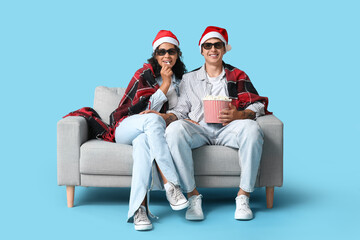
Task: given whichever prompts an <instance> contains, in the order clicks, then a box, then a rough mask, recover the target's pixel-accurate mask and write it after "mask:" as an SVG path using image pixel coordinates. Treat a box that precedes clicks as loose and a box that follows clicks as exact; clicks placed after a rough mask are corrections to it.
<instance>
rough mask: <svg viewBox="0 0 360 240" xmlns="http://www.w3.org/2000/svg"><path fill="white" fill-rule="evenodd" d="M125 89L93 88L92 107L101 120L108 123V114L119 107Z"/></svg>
mask: <svg viewBox="0 0 360 240" xmlns="http://www.w3.org/2000/svg"><path fill="white" fill-rule="evenodd" d="M124 93H125V88H109V87H104V86H99V87H96V88H95V97H94V106H93V108H94V109H95V111H96V112H97V113H98V114H99V115H100V117H101V119H102V120H103V121H104V122H106V123H109V122H110V120H109V116H110V114H111V113H112V112H113V111H114V110H115V109H116V108H117V107H118V106H119V103H120V101H121V98H122V96H123V95H124Z"/></svg>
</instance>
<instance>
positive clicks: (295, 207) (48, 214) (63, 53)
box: [0, 0, 360, 239]
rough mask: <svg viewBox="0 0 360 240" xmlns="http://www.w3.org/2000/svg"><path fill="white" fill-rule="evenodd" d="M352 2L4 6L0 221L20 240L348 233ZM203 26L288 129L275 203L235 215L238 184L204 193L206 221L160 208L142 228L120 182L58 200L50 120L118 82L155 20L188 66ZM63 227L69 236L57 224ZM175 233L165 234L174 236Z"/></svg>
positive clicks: (354, 208)
mask: <svg viewBox="0 0 360 240" xmlns="http://www.w3.org/2000/svg"><path fill="white" fill-rule="evenodd" d="M359 6H360V5H359V4H358V3H357V1H291V2H290V1H211V0H208V1H181V2H180V1H179V2H177V4H174V3H172V2H170V1H144V2H141V1H137V2H131V3H130V2H127V3H124V2H120V1H39V0H34V1H16V0H15V1H11V2H10V1H0V80H1V94H0V104H1V105H0V106H1V111H2V114H1V126H2V131H1V132H2V133H3V137H2V140H1V153H2V154H1V161H0V164H1V165H0V166H1V167H0V169H1V174H0V179H1V183H2V184H1V186H2V187H1V197H0V201H1V215H2V217H1V218H2V219H3V223H2V225H1V229H2V230H1V231H2V235H8V237H7V238H6V239H8V238H13V239H20V238H25V237H29V236H33V237H37V238H38V239H48V238H53V239H63V238H64V237H66V236H67V235H68V237H69V238H70V239H71V238H75V237H76V238H79V237H81V238H87V239H94V238H98V237H101V236H103V237H105V239H109V238H111V237H114V238H122V237H125V235H126V236H128V237H137V236H138V237H150V238H165V237H168V236H169V235H171V236H172V238H175V239H183V238H185V237H186V236H187V235H188V234H189V232H192V234H194V235H195V236H197V237H200V236H206V235H208V236H209V237H216V238H219V237H226V238H228V237H229V238H230V237H236V236H238V237H239V238H240V237H241V236H244V237H245V239H259V238H260V237H262V238H263V237H269V238H272V237H271V236H273V237H274V238H275V237H276V238H277V239H289V238H292V239H304V238H307V239H315V238H325V237H326V238H327V239H337V238H338V237H340V236H342V237H343V238H344V239H350V238H352V239H354V238H355V236H356V235H358V234H357V232H356V227H357V225H358V223H359V221H358V219H357V216H358V215H359V214H360V211H359V208H358V203H359V198H360V186H359V185H360V184H359V180H358V177H356V176H357V175H358V174H357V173H358V169H359V167H360V163H359V162H360V158H359V155H358V152H357V150H358V147H359V137H358V136H359V134H360V122H359V117H360V116H359V115H360V114H359V110H358V105H359V101H358V98H357V97H355V96H358V95H359V93H358V92H359V90H358V89H359V81H360V78H359V74H358V71H357V70H358V68H359V65H360V64H359V63H360V61H359V55H360V51H359V42H360V37H359V22H360V18H359V14H358V12H359ZM208 25H215V26H221V27H224V28H226V29H227V30H228V33H229V43H230V44H231V45H232V47H233V50H232V51H230V52H228V53H227V54H226V55H225V58H224V60H225V61H226V62H228V63H230V64H232V65H234V66H237V67H239V68H240V69H242V70H244V71H245V72H246V73H248V75H249V76H250V78H251V80H252V82H253V84H254V85H255V87H256V88H257V90H258V91H259V93H260V94H261V95H264V96H267V97H269V99H270V104H269V110H270V111H273V112H274V114H275V115H276V116H277V117H279V118H280V119H281V120H282V121H283V122H284V124H285V132H284V137H285V144H284V147H285V150H284V186H283V187H282V188H280V189H278V188H277V189H276V190H275V191H276V193H275V205H274V209H272V210H266V209H265V201H264V200H265V197H264V192H263V190H261V189H259V190H257V191H256V192H255V193H254V194H253V198H252V203H253V208H254V209H255V215H256V218H255V219H254V220H253V221H250V222H246V223H243V222H237V221H235V220H233V211H234V200H233V197H234V194H235V193H236V189H228V190H206V189H205V190H203V191H204V195H205V196H206V198H204V206H205V209H206V210H205V211H206V214H207V219H206V220H205V221H203V222H200V223H189V222H187V221H185V220H184V216H183V215H184V213H183V212H180V213H174V214H170V208H169V207H168V206H167V205H166V200H165V198H164V197H163V194H162V193H156V194H155V197H154V204H153V205H154V212H155V213H158V214H159V212H160V214H159V215H161V216H162V218H160V220H159V222H158V223H156V224H155V225H154V226H155V229H154V231H152V232H149V233H145V234H144V233H136V232H135V231H134V230H133V226H132V225H131V224H127V223H126V221H125V219H126V213H127V201H128V194H129V191H128V189H96V188H78V189H77V190H76V198H75V204H76V205H77V207H75V208H73V209H67V207H66V200H65V188H64V187H59V186H57V179H56V123H57V121H58V120H59V119H61V117H62V116H63V115H65V114H67V113H68V112H70V111H72V110H76V109H78V108H80V107H83V106H92V104H93V97H94V89H95V87H96V86H99V85H104V86H109V87H126V86H127V84H128V82H129V80H130V78H131V77H132V75H133V73H134V72H135V71H136V70H137V69H138V68H139V67H140V66H142V64H143V63H144V62H145V60H146V59H147V58H149V57H150V55H151V52H152V48H151V43H152V41H153V38H154V37H155V35H156V33H157V32H158V31H159V30H160V29H169V30H171V31H173V32H174V33H175V34H176V35H177V36H178V38H179V40H180V43H181V45H180V46H181V49H182V52H183V56H184V62H185V63H186V65H187V68H188V70H191V69H194V68H196V67H199V66H200V65H201V64H203V57H202V56H201V55H200V53H199V48H198V45H197V44H198V41H199V38H200V36H201V34H202V32H203V30H204V29H205V27H206V26H208ZM66 228H69V229H68V233H66ZM177 229H179V230H181V231H180V232H179V233H178V234H175V235H174V231H176V230H177Z"/></svg>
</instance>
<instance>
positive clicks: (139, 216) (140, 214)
mask: <svg viewBox="0 0 360 240" xmlns="http://www.w3.org/2000/svg"><path fill="white" fill-rule="evenodd" d="M134 218H135V222H147V221H148V217H147V215H146V211H144V209H142V208H141V207H140V208H139V210H138V211H137V213H135V216H134Z"/></svg>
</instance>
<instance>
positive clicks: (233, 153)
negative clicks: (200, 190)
mask: <svg viewBox="0 0 360 240" xmlns="http://www.w3.org/2000/svg"><path fill="white" fill-rule="evenodd" d="M193 158H194V171H195V175H196V176H224V175H225V176H240V165H239V157H238V150H237V149H233V148H229V147H224V146H218V145H206V146H202V147H200V148H197V149H194V150H193Z"/></svg>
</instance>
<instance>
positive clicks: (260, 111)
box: [246, 102, 265, 118]
mask: <svg viewBox="0 0 360 240" xmlns="http://www.w3.org/2000/svg"><path fill="white" fill-rule="evenodd" d="M246 109H248V110H251V111H253V112H255V114H256V117H255V118H258V117H260V116H263V115H265V106H264V104H263V103H261V102H255V103H253V104H250V105H249V106H248V107H247V108H246Z"/></svg>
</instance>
